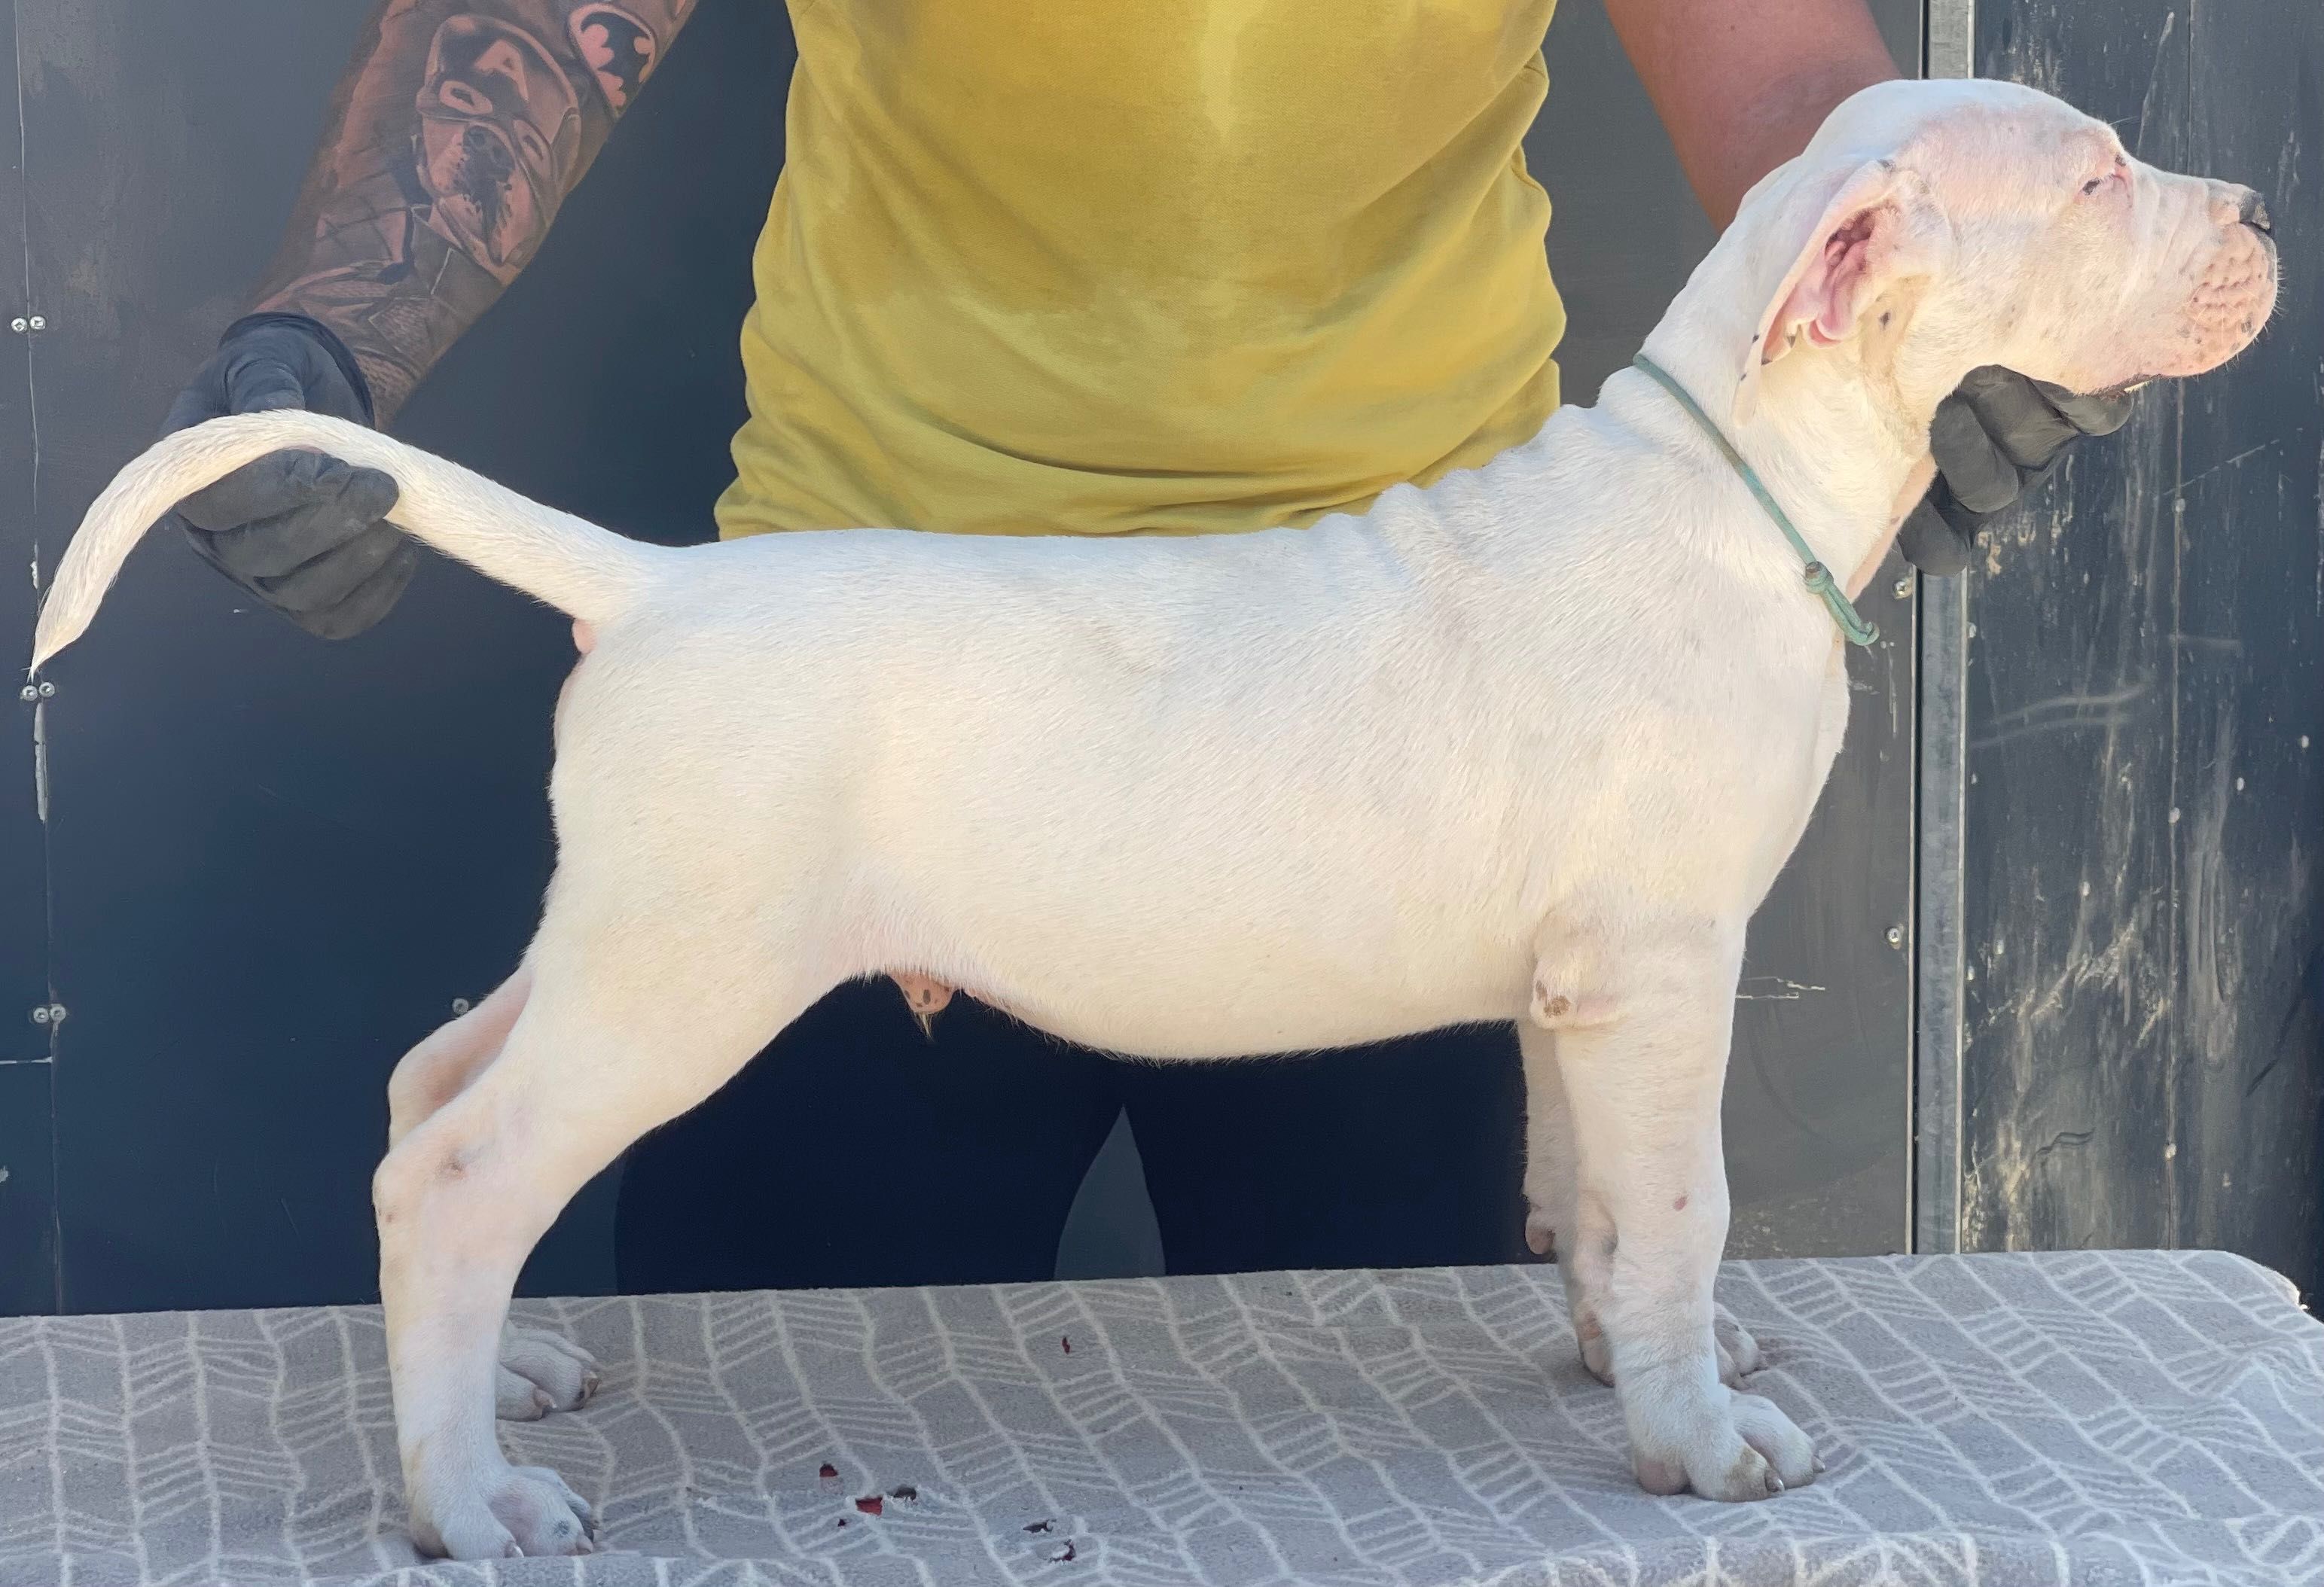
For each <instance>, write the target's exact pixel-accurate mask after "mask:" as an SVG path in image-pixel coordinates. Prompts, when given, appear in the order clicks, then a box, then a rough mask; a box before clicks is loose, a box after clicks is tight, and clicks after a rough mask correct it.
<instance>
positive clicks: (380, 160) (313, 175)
mask: <svg viewBox="0 0 2324 1587" xmlns="http://www.w3.org/2000/svg"><path fill="white" fill-rule="evenodd" d="M693 5H694V0H385V3H384V4H383V5H381V6H380V8H379V10H378V12H377V13H376V14H374V16H373V17H372V19H371V21H370V23H368V24H367V25H366V27H365V29H364V35H363V40H362V42H361V43H360V44H359V45H358V46H357V49H356V54H355V63H354V65H353V66H352V67H351V68H350V69H349V70H348V72H347V75H346V79H345V80H344V81H343V82H342V83H341V84H340V87H339V91H338V94H337V97H336V98H335V100H334V102H333V105H332V108H331V115H330V119H329V122H328V124H327V129H326V131H325V133H324V137H323V142H322V147H321V148H320V150H319V151H318V152H317V155H316V158H315V163H314V165H313V167H312V169H311V170H309V173H308V176H307V181H306V186H305V187H304V188H303V189H302V190H301V192H300V198H299V205H298V208H297V210H296V212H295V214H294V215H293V217H292V220H291V227H290V231H289V234H288V235H287V236H286V237H285V238H284V240H283V243H282V246H281V251H280V252H278V253H277V255H276V256H275V261H274V264H273V267H272V269H271V270H270V271H268V272H267V276H266V280H265V281H264V283H263V285H262V287H261V288H260V290H259V294H258V298H257V301H256V303H255V305H254V307H256V308H257V309H258V310H260V311H263V312H274V313H288V314H301V315H306V316H309V317H310V318H313V319H315V320H317V321H318V322H320V323H321V324H323V325H325V326H328V327H329V328H330V329H331V330H332V331H333V332H334V333H336V334H337V336H338V337H339V339H340V341H342V342H343V343H345V344H346V347H347V349H348V351H350V352H351V353H354V355H355V361H356V362H357V363H358V364H359V365H360V366H361V367H362V370H363V372H364V375H365V377H366V378H367V379H368V381H369V382H370V386H371V396H372V399H373V405H374V408H375V410H376V413H377V416H378V418H379V419H380V421H381V422H382V423H384V422H385V421H386V420H387V418H388V417H390V416H391V415H392V414H393V413H394V412H395V410H396V409H397V408H401V406H402V405H403V402H404V399H406V398H408V397H409V396H410V394H411V389H412V387H413V386H414V385H416V384H417V383H418V382H419V381H420V377H421V376H422V375H424V374H425V373H426V372H428V369H429V366H430V365H431V364H433V363H434V362H436V360H437V359H438V357H439V356H440V355H441V354H442V353H443V352H444V350H445V349H446V348H447V347H448V346H450V345H451V344H452V342H453V341H454V340H455V339H456V338H457V337H458V336H459V335H460V334H461V332H463V331H465V330H466V329H467V327H468V326H470V325H471V324H473V323H474V322H475V319H476V317H477V316H479V315H481V314H482V313H483V312H484V309H485V308H486V307H489V306H490V305H491V303H492V302H493V299H494V298H497V297H499V296H500V294H501V292H502V290H503V289H504V288H506V287H507V286H508V284H509V283H510V282H511V281H512V280H515V279H516V276H517V272H518V271H521V270H522V269H523V268H524V267H525V265H526V264H527V263H528V262H529V261H530V260H531V259H532V257H533V255H534V254H535V253H536V252H538V251H539V247H540V244H541V241H542V239H543V238H545V237H546V236H547V235H548V234H549V224H550V223H551V222H552V221H553V220H555V218H556V216H557V210H558V206H559V205H561V204H562V203H563V202H564V200H565V196H566V195H567V193H568V192H570V191H571V190H572V188H573V185H574V184H575V183H576V182H577V181H578V180H579V179H580V178H581V174H582V173H583V172H584V171H585V170H587V169H588V167H589V163H590V161H592V160H594V159H595V157H596V154H597V151H598V150H599V148H600V147H602V146H603V144H604V141H605V136H606V134H607V133H609V132H611V131H612V130H613V123H614V122H615V121H616V120H618V119H619V118H620V117H621V115H622V113H623V112H624V111H626V110H627V109H628V108H629V107H630V105H631V104H632V102H633V101H634V100H635V98H636V95H637V91H638V88H639V87H640V86H641V85H642V84H643V82H644V81H645V79H646V78H647V77H648V76H650V74H651V73H652V71H653V69H654V67H655V66H656V65H658V64H659V61H660V60H661V58H662V56H663V54H664V52H665V51H667V50H668V49H669V43H670V40H671V39H672V38H673V37H675V36H676V34H677V32H678V29H679V28H680V27H681V26H682V25H683V24H684V23H685V21H686V18H687V14H688V13H689V12H690V11H691V10H692V9H693Z"/></svg>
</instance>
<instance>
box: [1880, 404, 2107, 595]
mask: <svg viewBox="0 0 2324 1587" xmlns="http://www.w3.org/2000/svg"><path fill="white" fill-rule="evenodd" d="M2132 400H2133V399H2132V398H2131V397H2129V396H2128V395H2123V396H2115V397H2078V396H2076V395H2075V394H2074V393H2073V392H2071V391H2069V390H2066V389H2065V388H2064V387H2062V386H2053V385H2051V384H2050V383H2049V382H2048V381H2029V380H2027V379H2026V378H2025V377H2024V375H2021V374H2019V373H2017V372H2015V371H2014V370H2006V369H2002V368H1999V367H1998V366H1997V365H1994V364H1987V365H1986V366H1985V367H1984V368H1983V369H1976V370H1971V371H1970V372H1969V378H1968V379H1967V380H1965V381H1962V382H1961V383H1960V389H1959V390H1955V391H1954V392H1953V394H1952V395H1951V396H1950V397H1948V398H1946V399H1944V400H1943V401H1942V402H1941V403H1939V404H1938V405H1937V417H1936V419H1935V421H1934V422H1933V423H1932V424H1931V425H1930V426H1929V451H1930V453H1931V454H1932V455H1933V456H1934V457H1935V458H1936V460H1937V477H1936V479H1935V481H1934V482H1932V483H1931V484H1930V486H1929V493H1928V494H1927V495H1926V496H1924V497H1923V498H1922V499H1921V504H1920V505H1919V506H1918V507H1915V508H1914V509H1913V511H1912V514H1911V516H1910V517H1908V518H1905V520H1904V527H1903V528H1901V529H1899V530H1898V531H1897V534H1896V543H1897V544H1898V546H1901V547H1902V548H1903V549H1904V560H1905V561H1907V562H1909V563H1911V564H1913V565H1914V567H1916V568H1919V569H1920V570H1921V571H1922V572H1923V573H1938V574H1943V573H1959V572H1960V571H1961V570H1962V569H1963V568H1965V567H1967V566H1969V556H1970V555H1971V554H1972V553H1973V551H1974V550H1975V547H1976V544H1977V537H1978V534H1979V533H1980V532H1981V531H1982V530H1983V529H1984V527H1985V522H1986V520H1987V518H1991V517H1992V516H1993V515H1994V514H1996V513H1997V512H1999V511H2001V510H2002V509H2004V508H2006V507H2009V506H2012V505H2013V504H2015V502H2016V501H2017V500H2020V499H2021V498H2022V497H2024V496H2025V495H2026V494H2027V493H2028V492H2030V491H2032V490H2033V487H2034V486H2036V485H2038V484H2040V483H2041V482H2043V480H2045V479H2047V478H2049V476H2050V471H2051V470H2052V469H2053V468H2055V467H2056V466H2057V463H2058V460H2059V459H2060V458H2061V457H2062V456H2064V455H2065V453H2066V448H2067V447H2069V446H2070V445H2072V444H2073V443H2074V442H2076V441H2078V440H2080V438H2081V437H2082V436H2111V435H2113V434H2114V433H2115V432H2116V430H2118V429H2120V428H2122V427H2123V426H2124V425H2125V424H2126V423H2127V422H2129V419H2130V409H2131V404H2132Z"/></svg>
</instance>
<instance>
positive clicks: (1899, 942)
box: [1888, 926, 1904, 948]
mask: <svg viewBox="0 0 2324 1587" xmlns="http://www.w3.org/2000/svg"><path fill="white" fill-rule="evenodd" d="M1888 946H1889V947H1891V948H1902V947H1904V927H1902V926H1891V927H1889V928H1888Z"/></svg>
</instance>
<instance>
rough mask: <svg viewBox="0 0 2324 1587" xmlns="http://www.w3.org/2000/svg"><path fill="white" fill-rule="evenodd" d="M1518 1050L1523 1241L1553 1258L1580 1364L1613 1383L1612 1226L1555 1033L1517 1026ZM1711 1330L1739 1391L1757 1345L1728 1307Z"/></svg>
mask: <svg viewBox="0 0 2324 1587" xmlns="http://www.w3.org/2000/svg"><path fill="white" fill-rule="evenodd" d="M1517 1047H1518V1049H1519V1050H1520V1051H1521V1052H1522V1053H1523V1054H1524V1057H1525V1085H1526V1167H1525V1194H1526V1244H1527V1245H1529V1246H1531V1247H1532V1248H1533V1253H1534V1254H1535V1256H1549V1255H1552V1254H1554V1255H1555V1256H1556V1258H1557V1274H1558V1277H1559V1278H1561V1279H1563V1280H1564V1281H1565V1311H1566V1316H1568V1317H1570V1318H1571V1319H1572V1323H1573V1342H1574V1344H1576V1345H1577V1346H1578V1347H1579V1348H1580V1350H1581V1352H1582V1365H1583V1366H1585V1367H1587V1368H1589V1369H1590V1372H1591V1376H1593V1377H1595V1378H1596V1379H1597V1380H1598V1381H1600V1382H1601V1383H1609V1384H1610V1383H1611V1382H1613V1381H1614V1361H1613V1357H1612V1356H1611V1355H1610V1354H1609V1353H1608V1351H1607V1348H1606V1326H1605V1324H1604V1323H1603V1322H1602V1321H1601V1320H1600V1319H1601V1317H1602V1316H1603V1313H1604V1307H1605V1302H1606V1284H1607V1280H1608V1276H1609V1270H1610V1266H1611V1261H1612V1257H1613V1252H1614V1238H1613V1225H1612V1224H1611V1222H1610V1221H1609V1219H1608V1217H1607V1215H1606V1209H1605V1207H1604V1206H1600V1204H1598V1203H1597V1202H1595V1201H1591V1202H1588V1203H1585V1202H1584V1201H1583V1200H1582V1184H1581V1163H1580V1160H1579V1154H1578V1153H1577V1152H1576V1151H1575V1150H1574V1145H1573V1114H1572V1109H1571V1108H1570V1107H1568V1106H1567V1105H1566V1102H1565V1080H1564V1078H1563V1076H1562V1075H1560V1074H1559V1073H1558V1069H1557V1038H1556V1036H1555V1035H1554V1033H1553V1032H1551V1031H1549V1030H1547V1029H1545V1028H1544V1027H1543V1026H1542V1025H1541V1024H1539V1023H1535V1022H1533V1021H1527V1022H1526V1023H1520V1024H1519V1025H1518V1027H1517ZM1711 1332H1712V1334H1713V1335H1714V1336H1715V1337H1716V1338H1717V1340H1718V1342H1719V1381H1720V1382H1722V1383H1724V1384H1726V1385H1727V1386H1728V1387H1729V1388H1730V1389H1740V1388H1741V1387H1742V1386H1743V1380H1744V1378H1745V1377H1746V1376H1747V1375H1748V1374H1749V1373H1752V1372H1756V1371H1758V1370H1759V1365H1760V1361H1761V1356H1760V1353H1759V1342H1758V1341H1757V1340H1756V1339H1754V1338H1753V1337H1752V1336H1751V1333H1750V1330H1748V1328H1746V1327H1744V1326H1743V1325H1742V1324H1740V1323H1738V1322H1737V1321H1736V1320H1735V1318H1734V1317H1733V1316H1730V1315H1729V1313H1728V1310H1727V1308H1726V1307H1723V1306H1722V1307H1715V1308H1714V1309H1713V1311H1712V1313H1711Z"/></svg>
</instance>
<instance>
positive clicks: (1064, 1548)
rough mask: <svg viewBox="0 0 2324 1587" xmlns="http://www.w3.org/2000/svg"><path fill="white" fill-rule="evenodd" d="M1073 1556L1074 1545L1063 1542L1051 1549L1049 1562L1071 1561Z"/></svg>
mask: <svg viewBox="0 0 2324 1587" xmlns="http://www.w3.org/2000/svg"><path fill="white" fill-rule="evenodd" d="M1073 1557H1074V1546H1073V1545H1072V1544H1070V1543H1066V1544H1063V1545H1061V1546H1058V1547H1056V1548H1053V1549H1051V1550H1050V1551H1049V1563H1050V1564H1053V1565H1061V1564H1066V1563H1068V1562H1069V1561H1071V1560H1072V1558H1073Z"/></svg>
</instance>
